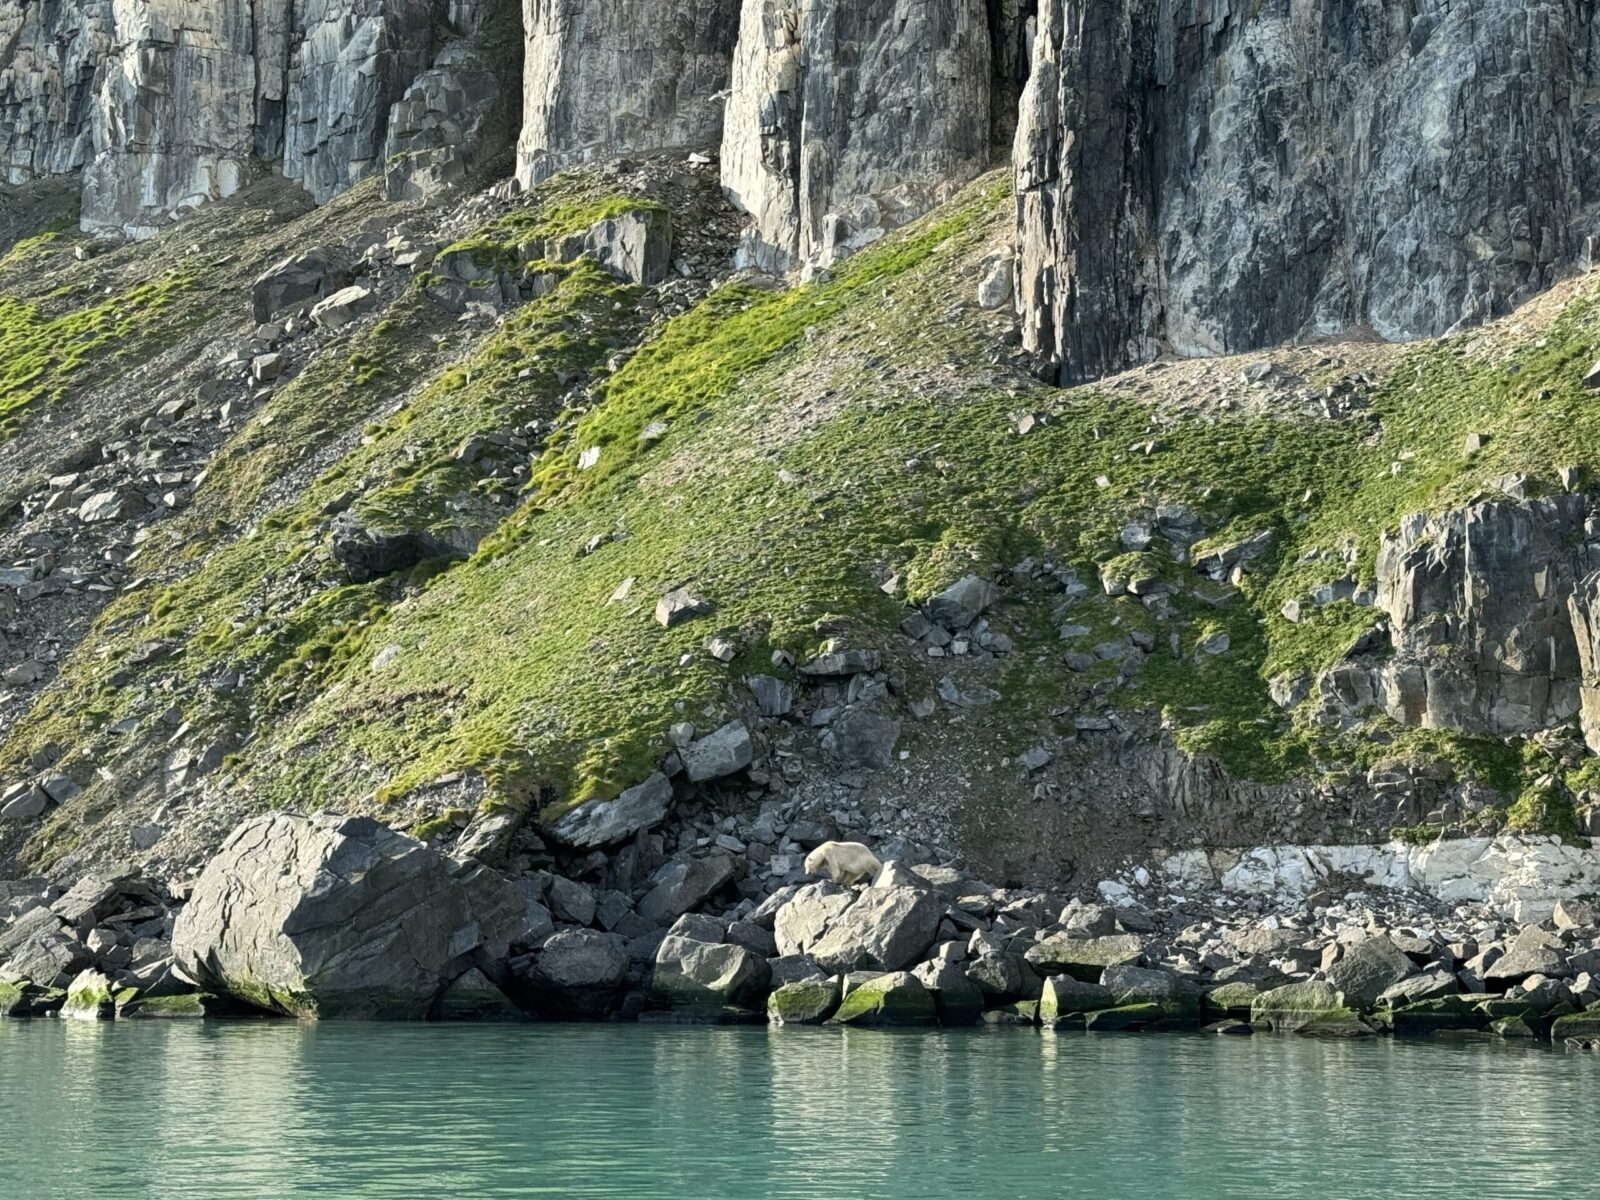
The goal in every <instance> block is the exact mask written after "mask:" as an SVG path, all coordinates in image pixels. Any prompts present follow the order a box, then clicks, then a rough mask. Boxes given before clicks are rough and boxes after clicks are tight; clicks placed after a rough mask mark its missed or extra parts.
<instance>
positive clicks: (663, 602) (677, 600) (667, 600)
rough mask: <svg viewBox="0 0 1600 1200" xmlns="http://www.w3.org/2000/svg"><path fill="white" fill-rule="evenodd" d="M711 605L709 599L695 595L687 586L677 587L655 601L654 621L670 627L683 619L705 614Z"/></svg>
mask: <svg viewBox="0 0 1600 1200" xmlns="http://www.w3.org/2000/svg"><path fill="white" fill-rule="evenodd" d="M713 607H714V606H713V605H712V603H711V601H709V600H706V599H704V598H702V597H700V596H697V595H695V594H694V593H693V592H691V591H690V590H689V589H688V588H678V589H677V590H675V591H671V592H668V593H667V594H666V595H665V596H663V597H661V599H660V600H658V601H656V623H657V624H658V625H660V626H661V627H662V628H664V629H671V628H673V627H674V626H677V625H681V624H683V623H684V622H685V621H692V620H693V619H694V618H696V617H703V616H705V615H706V614H707V613H709V612H711V611H712V608H713Z"/></svg>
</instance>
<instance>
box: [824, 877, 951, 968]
mask: <svg viewBox="0 0 1600 1200" xmlns="http://www.w3.org/2000/svg"><path fill="white" fill-rule="evenodd" d="M943 916H944V904H943V902H941V901H940V900H939V898H938V897H937V896H936V895H935V894H934V893H933V892H931V891H929V890H926V889H923V888H903V887H894V888H867V889H865V890H864V891H862V893H861V894H860V896H859V897H857V899H856V902H855V903H854V904H852V905H851V906H850V907H849V908H847V909H846V910H845V911H844V912H843V913H841V914H840V915H839V916H838V917H837V918H836V919H835V920H834V921H833V922H832V923H831V924H830V925H829V926H828V930H827V932H826V933H824V934H823V935H822V937H821V938H820V939H818V940H817V941H816V942H815V943H813V944H812V945H811V946H809V947H807V952H808V953H809V954H810V955H811V957H812V958H814V959H816V961H817V964H818V965H819V966H821V967H822V968H823V969H824V970H826V971H854V970H859V969H862V968H869V969H876V970H883V971H901V970H904V969H906V968H908V967H910V966H912V965H913V964H914V963H916V961H917V960H918V959H919V958H921V957H922V954H923V952H924V951H925V950H927V948H928V947H929V946H931V945H932V944H933V939H934V936H935V935H936V934H937V933H938V932H939V921H940V919H941V918H942V917H943Z"/></svg>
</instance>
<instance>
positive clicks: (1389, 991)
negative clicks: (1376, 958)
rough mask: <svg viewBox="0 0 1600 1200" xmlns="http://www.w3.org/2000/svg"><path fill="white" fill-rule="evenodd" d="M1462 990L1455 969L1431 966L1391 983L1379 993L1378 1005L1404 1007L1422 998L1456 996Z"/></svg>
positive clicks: (1431, 998)
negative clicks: (1448, 969)
mask: <svg viewBox="0 0 1600 1200" xmlns="http://www.w3.org/2000/svg"><path fill="white" fill-rule="evenodd" d="M1460 990H1461V983H1460V981H1459V980H1458V979H1457V978H1456V976H1455V972H1454V971H1447V970H1445V969H1444V968H1443V967H1429V968H1428V969H1427V970H1425V971H1421V972H1419V973H1418V974H1416V975H1412V976H1409V977H1407V978H1405V979H1402V980H1400V982H1398V983H1394V984H1390V985H1389V986H1388V987H1386V988H1385V989H1384V990H1383V991H1382V992H1380V993H1379V994H1378V998H1377V1001H1376V1005H1377V1006H1378V1007H1380V1008H1404V1007H1405V1006H1406V1005H1408V1004H1416V1003H1417V1002H1418V1001H1421V1000H1433V999H1435V998H1437V997H1439V996H1454V995H1455V994H1456V993H1457V992H1459V991H1460ZM1368 1007H1369V1008H1370V1007H1372V1005H1368Z"/></svg>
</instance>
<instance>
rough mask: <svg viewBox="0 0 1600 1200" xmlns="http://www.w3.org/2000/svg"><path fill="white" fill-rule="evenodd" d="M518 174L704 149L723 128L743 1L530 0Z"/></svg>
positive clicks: (530, 176) (528, 177)
mask: <svg viewBox="0 0 1600 1200" xmlns="http://www.w3.org/2000/svg"><path fill="white" fill-rule="evenodd" d="M523 30H524V32H525V34H526V36H527V57H526V72H525V75H524V84H523V94H524V106H523V124H522V137H521V140H520V142H519V144H518V148H517V177H518V178H519V179H520V180H521V181H522V183H523V184H524V186H530V187H531V186H532V185H534V184H536V183H538V182H540V181H541V180H544V179H547V178H549V176H551V175H553V174H555V173H556V172H557V171H560V170H563V169H564V168H566V167H570V166H575V165H577V164H579V163H586V162H593V161H596V160H602V159H606V158H613V157H616V156H618V155H623V154H636V153H639V152H642V151H648V150H659V149H663V148H666V147H683V148H688V147H695V148H702V149H703V148H705V147H708V146H712V145H715V144H716V141H717V137H718V135H719V134H720V132H721V129H722V97H721V95H720V93H722V92H724V91H725V89H726V88H727V86H728V69H729V64H730V62H731V60H732V56H733V41H734V36H735V34H736V32H737V30H738V0H644V2H641V0H599V2H595V0H524V2H523Z"/></svg>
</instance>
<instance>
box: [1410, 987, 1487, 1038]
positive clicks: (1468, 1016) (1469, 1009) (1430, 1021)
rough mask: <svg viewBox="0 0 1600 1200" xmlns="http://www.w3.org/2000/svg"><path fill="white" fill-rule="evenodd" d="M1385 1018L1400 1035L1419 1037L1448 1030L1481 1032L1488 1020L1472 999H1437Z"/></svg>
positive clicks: (1425, 1001)
mask: <svg viewBox="0 0 1600 1200" xmlns="http://www.w3.org/2000/svg"><path fill="white" fill-rule="evenodd" d="M1386 1019H1387V1024H1388V1026H1389V1028H1390V1029H1391V1030H1392V1031H1393V1032H1394V1033H1395V1034H1396V1035H1397V1036H1400V1037H1416V1036H1425V1035H1427V1034H1431V1033H1439V1032H1442V1031H1445V1030H1463V1029H1482V1028H1483V1027H1484V1026H1485V1025H1486V1024H1487V1022H1488V1020H1489V1017H1488V1014H1487V1013H1485V1012H1484V1011H1483V1009H1482V1008H1481V1007H1480V1006H1479V1004H1478V1003H1477V1000H1476V999H1475V998H1473V997H1469V996H1436V997H1435V998H1433V999H1432V1000H1420V1001H1418V1002H1417V1003H1415V1004H1407V1005H1405V1006H1404V1007H1403V1008H1396V1009H1395V1010H1394V1011H1393V1012H1391V1013H1388V1014H1387V1015H1386Z"/></svg>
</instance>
